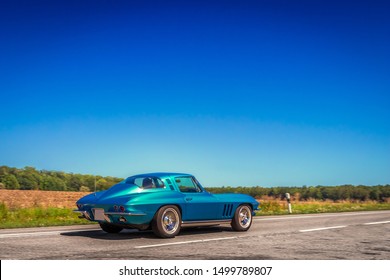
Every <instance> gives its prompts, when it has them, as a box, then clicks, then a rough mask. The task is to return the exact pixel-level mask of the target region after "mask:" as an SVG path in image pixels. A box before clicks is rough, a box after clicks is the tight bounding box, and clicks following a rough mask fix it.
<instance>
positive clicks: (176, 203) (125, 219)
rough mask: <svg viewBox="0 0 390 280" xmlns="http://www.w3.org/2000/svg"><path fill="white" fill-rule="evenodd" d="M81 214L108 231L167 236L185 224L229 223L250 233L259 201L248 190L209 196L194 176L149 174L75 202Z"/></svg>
mask: <svg viewBox="0 0 390 280" xmlns="http://www.w3.org/2000/svg"><path fill="white" fill-rule="evenodd" d="M76 204H77V208H78V209H77V210H75V212H79V213H81V216H80V218H86V219H88V220H90V221H96V222H99V224H100V227H101V228H102V229H103V230H104V231H106V232H109V233H118V232H120V231H121V230H122V229H124V228H136V229H139V230H147V229H150V228H151V229H152V230H153V232H154V233H155V234H156V235H157V236H159V237H164V238H169V237H174V236H176V235H177V234H178V233H179V231H180V228H182V227H198V226H214V225H221V224H231V226H232V228H233V229H234V230H236V231H246V230H248V229H249V228H250V226H251V224H252V215H253V214H254V211H255V210H257V207H258V205H259V203H258V202H257V201H256V200H255V199H254V198H253V197H251V196H248V195H244V194H211V193H209V192H207V191H205V190H204V188H203V187H202V186H201V184H200V183H199V182H198V181H197V180H196V179H195V177H194V176H192V175H190V174H182V173H150V174H141V175H136V176H132V177H129V178H127V179H126V180H124V181H122V182H120V183H118V184H116V185H114V186H112V187H111V188H110V189H108V190H105V191H101V192H95V193H92V194H89V195H87V196H84V197H82V198H81V199H79V200H78V201H77V203H76Z"/></svg>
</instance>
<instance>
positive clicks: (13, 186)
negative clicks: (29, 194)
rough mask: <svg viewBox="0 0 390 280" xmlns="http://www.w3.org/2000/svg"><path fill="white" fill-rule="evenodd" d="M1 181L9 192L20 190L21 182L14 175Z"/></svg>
mask: <svg viewBox="0 0 390 280" xmlns="http://www.w3.org/2000/svg"><path fill="white" fill-rule="evenodd" d="M1 181H2V183H3V184H4V185H5V188H6V189H9V190H18V189H20V185H19V182H18V180H17V179H16V177H15V175H13V174H7V175H4V176H3V177H2V179H1Z"/></svg>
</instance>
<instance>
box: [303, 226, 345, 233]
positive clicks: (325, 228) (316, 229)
mask: <svg viewBox="0 0 390 280" xmlns="http://www.w3.org/2000/svg"><path fill="white" fill-rule="evenodd" d="M345 227H347V226H335V227H324V228H312V229H302V230H300V231H299V232H310V231H319V230H327V229H335V228H345Z"/></svg>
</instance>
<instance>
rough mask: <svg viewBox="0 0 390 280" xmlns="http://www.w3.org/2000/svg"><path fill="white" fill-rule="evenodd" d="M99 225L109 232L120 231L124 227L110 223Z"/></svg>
mask: <svg viewBox="0 0 390 280" xmlns="http://www.w3.org/2000/svg"><path fill="white" fill-rule="evenodd" d="M99 225H100V227H101V228H102V230H104V231H105V232H108V233H118V232H120V231H121V230H122V229H123V228H122V227H118V226H115V225H111V224H108V223H99Z"/></svg>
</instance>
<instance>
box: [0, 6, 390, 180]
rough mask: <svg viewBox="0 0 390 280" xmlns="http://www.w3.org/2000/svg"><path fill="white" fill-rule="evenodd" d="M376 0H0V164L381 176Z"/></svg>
mask: <svg viewBox="0 0 390 280" xmlns="http://www.w3.org/2000/svg"><path fill="white" fill-rule="evenodd" d="M389 15H390V2H389V1H375V0H373V1H339V0H338V1H331V0H326V1H299V0H298V1H280V0H258V1H245V0H240V1H212V0H207V1H200V0H197V1H169V0H168V1H147V0H144V1H141V0H138V1H121V0H115V1H114V0H112V1H110V0H106V1H99V0H94V1H79V0H78V1H70V0H67V1H40V0H37V1H19V0H10V1H4V0H2V1H1V2H0V26H1V27H0V165H9V166H14V167H19V168H21V167H24V166H35V167H36V168H38V169H46V170H63V171H66V172H73V173H87V174H99V175H111V176H119V177H127V176H130V175H133V174H137V173H144V172H153V171H174V172H187V173H193V174H194V175H196V176H197V178H198V179H199V181H200V182H201V183H203V185H205V186H223V185H224V186H228V185H230V186H239V185H242V186H252V185H260V186H302V185H339V184H367V185H376V184H388V183H390V16H389Z"/></svg>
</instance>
